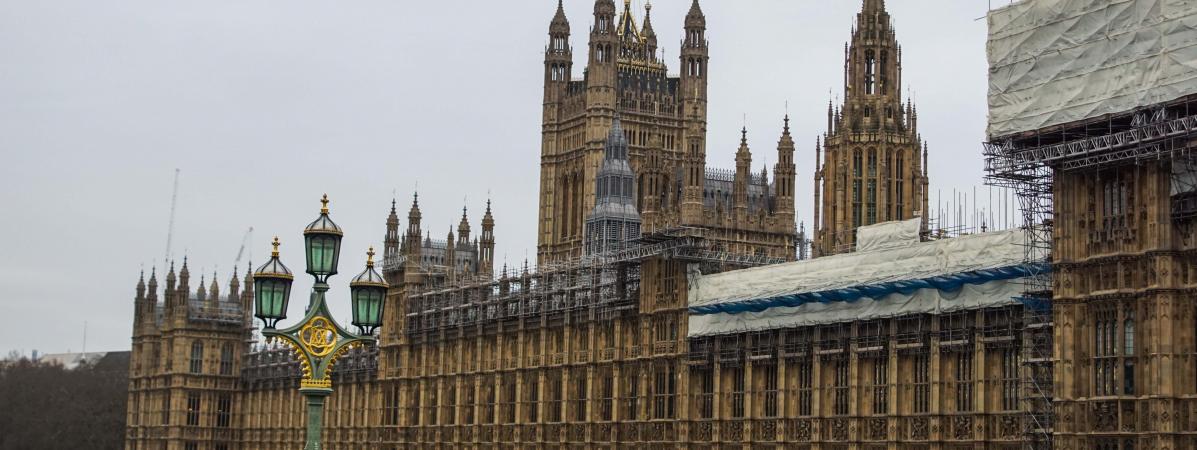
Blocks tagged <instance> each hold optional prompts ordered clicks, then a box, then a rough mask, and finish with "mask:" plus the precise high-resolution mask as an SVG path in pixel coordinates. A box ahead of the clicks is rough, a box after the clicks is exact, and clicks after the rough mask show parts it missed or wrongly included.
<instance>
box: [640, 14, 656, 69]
mask: <svg viewBox="0 0 1197 450" xmlns="http://www.w3.org/2000/svg"><path fill="white" fill-rule="evenodd" d="M652 12H653V4H652V3H645V4H644V26H643V27H641V28H640V37H642V38H643V39H644V51H645V53H647V54H648V56H649V57H654V56H655V55H656V54H657V32H656V31H654V30H653V20H652Z"/></svg>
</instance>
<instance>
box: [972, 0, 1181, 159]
mask: <svg viewBox="0 0 1197 450" xmlns="http://www.w3.org/2000/svg"><path fill="white" fill-rule="evenodd" d="M988 19H989V20H988V21H989V43H988V45H987V49H988V55H989V128H988V130H987V134H988V135H989V137H990V138H991V139H994V138H998V137H1003V136H1008V135H1010V134H1014V133H1019V132H1023V131H1033V130H1038V129H1040V128H1044V127H1049V126H1052V125H1059V124H1064V123H1069V122H1074V121H1078V120H1083V119H1087V118H1092V117H1098V116H1102V115H1104V114H1112V113H1122V112H1126V111H1130V110H1133V109H1135V108H1138V107H1143V106H1150V105H1153V104H1157V103H1162V102H1166V101H1169V100H1173V99H1177V98H1180V97H1183V96H1185V95H1189V94H1194V93H1197V1H1194V0H1026V1H1022V2H1018V3H1015V4H1013V5H1010V6H1007V7H1004V8H1000V9H996V10H993V11H991V12H990V13H989V16H988Z"/></svg>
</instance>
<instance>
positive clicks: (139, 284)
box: [137, 269, 145, 300]
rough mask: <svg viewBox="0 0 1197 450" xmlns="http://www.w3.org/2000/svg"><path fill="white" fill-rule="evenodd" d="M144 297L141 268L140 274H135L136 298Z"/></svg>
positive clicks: (143, 279)
mask: <svg viewBox="0 0 1197 450" xmlns="http://www.w3.org/2000/svg"><path fill="white" fill-rule="evenodd" d="M144 298H145V270H144V269H142V271H141V275H138V276H137V300H142V299H144Z"/></svg>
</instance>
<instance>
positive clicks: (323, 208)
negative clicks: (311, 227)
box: [320, 194, 328, 214]
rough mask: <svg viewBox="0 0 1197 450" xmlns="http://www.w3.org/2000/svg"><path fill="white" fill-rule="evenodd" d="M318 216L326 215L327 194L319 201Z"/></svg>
mask: <svg viewBox="0 0 1197 450" xmlns="http://www.w3.org/2000/svg"><path fill="white" fill-rule="evenodd" d="M320 205H321V206H320V214H328V194H324V197H322V198H321V199H320Z"/></svg>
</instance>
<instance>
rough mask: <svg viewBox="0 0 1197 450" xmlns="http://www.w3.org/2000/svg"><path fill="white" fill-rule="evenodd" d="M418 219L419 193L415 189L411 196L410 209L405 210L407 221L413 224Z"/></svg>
mask: <svg viewBox="0 0 1197 450" xmlns="http://www.w3.org/2000/svg"><path fill="white" fill-rule="evenodd" d="M419 221H420V193H419V192H418V191H417V192H415V193H412V196H411V209H410V210H408V211H407V222H408V223H409V224H415V223H418V222H419Z"/></svg>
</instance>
